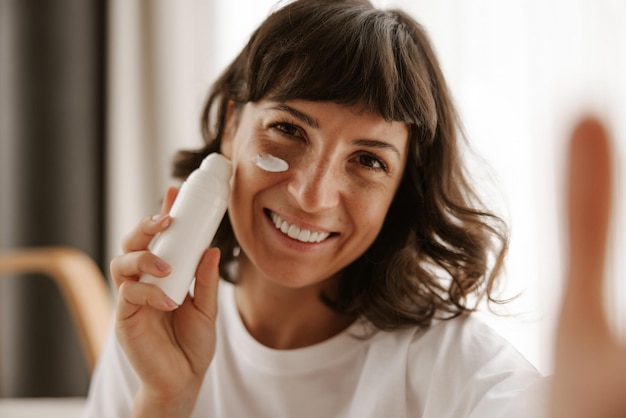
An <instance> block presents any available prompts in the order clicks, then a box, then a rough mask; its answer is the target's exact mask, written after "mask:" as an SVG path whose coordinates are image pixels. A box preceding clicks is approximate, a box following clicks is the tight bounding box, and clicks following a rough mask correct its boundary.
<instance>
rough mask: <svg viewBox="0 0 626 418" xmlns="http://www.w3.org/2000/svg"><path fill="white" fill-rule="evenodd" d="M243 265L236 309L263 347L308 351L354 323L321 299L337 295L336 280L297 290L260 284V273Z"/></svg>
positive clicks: (350, 318) (263, 282)
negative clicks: (335, 290) (251, 270)
mask: <svg viewBox="0 0 626 418" xmlns="http://www.w3.org/2000/svg"><path fill="white" fill-rule="evenodd" d="M242 261H243V260H242ZM243 264H244V265H240V270H239V273H240V281H239V282H238V284H237V286H236V288H235V298H236V302H237V307H238V309H239V314H240V315H241V318H242V320H243V322H244V324H245V326H246V328H247V329H248V332H250V334H251V335H252V336H253V337H254V338H255V339H256V340H257V341H259V342H260V343H261V344H263V345H265V346H267V347H270V348H276V349H294V348H301V347H306V346H310V345H313V344H317V343H320V342H322V341H325V340H327V339H329V338H331V337H333V336H335V335H337V334H338V333H340V332H341V331H343V330H344V329H346V328H347V327H348V326H349V325H350V324H351V323H352V322H354V319H355V318H353V317H349V316H346V315H343V314H340V313H338V312H336V311H334V310H332V309H331V308H329V307H328V306H326V304H324V302H323V301H322V299H321V297H320V295H321V293H322V292H324V293H325V294H327V295H329V296H332V295H333V294H334V289H335V286H336V281H337V280H336V279H328V280H327V281H324V282H322V283H319V284H316V285H314V286H308V287H305V288H297V289H294V288H288V287H284V286H281V285H279V284H276V283H273V282H271V281H270V280H260V278H259V277H258V276H257V274H258V273H256V274H255V273H251V272H250V271H249V270H250V269H248V268H246V266H245V261H243ZM247 270H248V271H247Z"/></svg>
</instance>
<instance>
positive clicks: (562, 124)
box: [106, 0, 626, 373]
mask: <svg viewBox="0 0 626 418" xmlns="http://www.w3.org/2000/svg"><path fill="white" fill-rule="evenodd" d="M274 3H280V2H274V1H273V0H272V1H269V0H263V1H254V0H240V1H237V2H235V1H215V2H213V1H210V0H189V1H185V2H168V1H163V0H155V1H151V2H139V1H125V0H112V1H111V2H110V22H109V29H110V31H109V51H108V54H109V58H110V61H109V90H108V95H109V96H108V97H109V99H108V103H109V107H108V109H109V116H108V119H107V126H108V129H107V132H108V137H107V155H108V167H109V170H108V172H109V177H108V179H109V183H108V189H107V199H108V200H107V201H108V206H107V219H108V228H107V244H106V249H107V254H108V256H107V258H108V257H110V256H113V255H115V254H118V253H119V251H120V248H119V243H120V241H121V239H122V237H123V236H124V235H125V234H126V233H127V232H128V231H130V229H131V228H132V226H133V225H135V223H136V222H137V221H138V220H139V219H140V218H141V217H142V216H145V215H146V214H149V213H153V212H155V211H157V210H158V207H159V202H160V199H161V197H162V195H163V193H164V191H165V188H166V186H167V185H168V184H170V183H171V180H170V177H169V173H170V168H171V160H172V157H173V155H174V152H175V150H177V149H180V148H185V147H195V146H197V145H199V144H200V134H199V125H198V123H199V115H200V110H201V108H202V105H203V102H204V99H205V96H206V93H207V91H208V88H209V85H210V83H211V81H212V80H213V79H214V78H215V76H216V75H217V74H218V73H219V72H220V71H221V70H222V69H223V68H224V66H225V65H226V64H227V63H228V62H229V61H230V60H231V59H232V58H233V57H234V55H235V54H236V53H237V52H238V51H239V50H240V49H241V47H242V46H243V45H244V42H245V41H246V39H247V37H248V36H249V34H250V33H251V31H252V30H253V29H254V28H255V27H256V25H257V24H258V23H259V22H260V21H261V20H262V19H263V18H264V17H265V16H266V15H267V13H268V12H270V11H271V9H272V7H275V4H274ZM374 3H375V4H377V5H379V6H382V7H393V6H400V7H402V8H404V9H405V10H407V11H408V12H410V13H411V14H412V15H413V16H414V17H415V18H416V19H417V20H418V21H419V22H421V23H422V24H423V25H424V27H425V28H426V30H427V31H428V33H429V34H430V37H431V40H432V42H433V44H434V45H435V49H436V51H437V52H438V54H439V57H440V61H441V64H442V67H443V71H444V73H445V74H446V76H447V78H448V82H449V84H450V88H451V91H452V94H453V96H454V99H455V101H456V103H457V105H458V108H459V111H460V114H461V117H462V120H463V121H464V123H465V128H466V132H467V135H468V137H469V140H470V143H471V144H472V146H473V148H474V150H475V152H476V154H477V156H478V157H476V158H475V159H474V166H473V167H474V170H473V171H474V174H475V177H476V179H477V180H478V181H480V183H479V184H480V185H481V189H482V190H483V193H484V195H485V196H486V198H487V200H488V201H489V202H490V204H491V205H492V207H494V209H496V210H497V211H498V212H499V213H501V214H502V215H503V216H504V217H505V218H506V219H507V221H508V222H509V224H510V227H511V248H510V255H509V258H508V262H507V265H506V272H505V275H504V279H505V283H506V286H505V288H504V289H503V295H504V296H512V295H516V294H519V297H518V298H517V299H516V300H515V301H514V302H512V303H511V304H509V305H507V306H506V307H505V308H503V310H500V312H499V313H500V314H504V315H493V314H492V313H490V312H489V311H488V310H485V312H484V317H485V318H486V319H487V320H488V321H490V322H491V323H492V324H493V325H494V326H495V327H496V328H497V329H498V330H499V331H501V333H502V334H503V335H504V336H505V337H506V338H508V339H509V340H510V341H511V342H512V343H513V344H515V345H516V346H517V347H518V348H519V350H520V351H521V352H522V353H523V354H525V355H526V356H527V357H528V358H529V359H530V360H531V361H532V362H533V363H534V364H536V365H537V367H538V368H539V369H540V370H542V371H544V372H547V373H549V372H550V371H551V352H552V336H553V327H554V322H555V314H556V312H557V308H558V304H559V295H560V289H561V275H562V271H561V261H560V258H561V256H562V254H561V248H562V246H563V245H564V238H563V225H564V218H563V211H562V197H563V196H561V192H562V189H563V176H562V172H563V170H564V167H563V161H564V152H565V148H564V146H565V143H564V141H565V138H566V137H567V134H568V132H569V129H570V128H571V124H572V123H573V120H574V117H575V116H577V115H578V114H580V113H582V112H584V111H587V110H593V111H595V112H597V113H599V114H600V115H601V116H603V117H605V118H609V119H610V121H611V126H610V129H611V131H612V132H613V134H614V136H615V138H616V140H617V143H616V147H615V157H616V159H620V160H622V161H623V160H624V159H625V158H626V156H625V155H624V154H625V150H624V148H625V147H626V119H624V118H623V117H620V115H623V114H624V113H625V110H626V79H625V78H624V77H623V76H622V75H623V74H626V43H625V42H624V39H626V25H624V24H623V22H625V21H626V2H624V1H623V0H550V1H544V0H510V1H506V2H502V1H498V0H475V1H466V0H439V1H437V2H433V1H427V0H395V1H385V0H378V1H376V0H374ZM242 10H245V11H246V13H242V12H241V11H242ZM485 167H489V168H488V169H486V168H485ZM618 168H619V166H618ZM618 174H619V176H620V180H619V181H618V182H617V185H616V197H617V199H618V209H617V210H616V211H615V222H614V234H613V244H614V248H615V251H614V252H613V253H612V254H613V255H612V256H611V260H609V261H610V269H609V270H610V271H609V275H610V278H611V280H610V281H609V288H608V294H609V304H610V306H611V312H610V315H611V318H612V321H613V323H614V325H615V327H616V328H617V329H626V324H624V323H623V322H620V318H626V315H624V314H625V313H626V289H625V288H624V284H620V282H619V281H618V280H617V278H618V277H622V278H623V277H624V276H625V275H626V267H625V263H626V261H624V260H620V257H618V256H617V254H618V252H619V251H621V252H622V253H623V251H624V248H625V246H626V242H625V239H624V236H625V234H624V232H625V231H626V220H625V219H624V215H623V213H626V211H624V206H625V202H624V199H625V196H624V193H623V192H622V189H623V185H624V173H623V171H620V172H619V173H618Z"/></svg>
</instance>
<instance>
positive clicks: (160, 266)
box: [154, 258, 170, 272]
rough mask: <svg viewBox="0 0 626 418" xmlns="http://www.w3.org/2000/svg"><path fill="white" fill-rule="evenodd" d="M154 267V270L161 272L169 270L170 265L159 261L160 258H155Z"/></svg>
mask: <svg viewBox="0 0 626 418" xmlns="http://www.w3.org/2000/svg"><path fill="white" fill-rule="evenodd" d="M154 265H155V266H156V268H158V269H159V270H161V271H163V272H165V271H169V270H170V265H169V264H167V263H166V262H165V261H163V260H161V259H160V258H157V259H156V260H154Z"/></svg>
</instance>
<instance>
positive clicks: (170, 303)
mask: <svg viewBox="0 0 626 418" xmlns="http://www.w3.org/2000/svg"><path fill="white" fill-rule="evenodd" d="M165 306H167V307H168V308H169V309H176V308H178V303H176V302H174V301H173V300H172V299H170V298H169V297H165Z"/></svg>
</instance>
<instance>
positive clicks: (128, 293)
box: [117, 281, 178, 321]
mask: <svg viewBox="0 0 626 418" xmlns="http://www.w3.org/2000/svg"><path fill="white" fill-rule="evenodd" d="M145 306H149V307H152V308H154V309H157V310H160V311H172V310H174V309H176V308H177V307H178V305H177V304H176V302H174V301H173V300H171V299H170V298H169V297H167V295H166V294H165V293H163V291H162V290H161V289H159V288H158V287H157V286H154V285H152V284H148V283H141V282H135V281H126V282H124V283H122V285H121V286H120V288H119V293H118V303H117V319H118V320H119V321H124V320H126V319H128V318H130V317H131V316H133V315H134V314H135V313H136V312H137V311H139V309H141V308H142V307H145Z"/></svg>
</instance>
